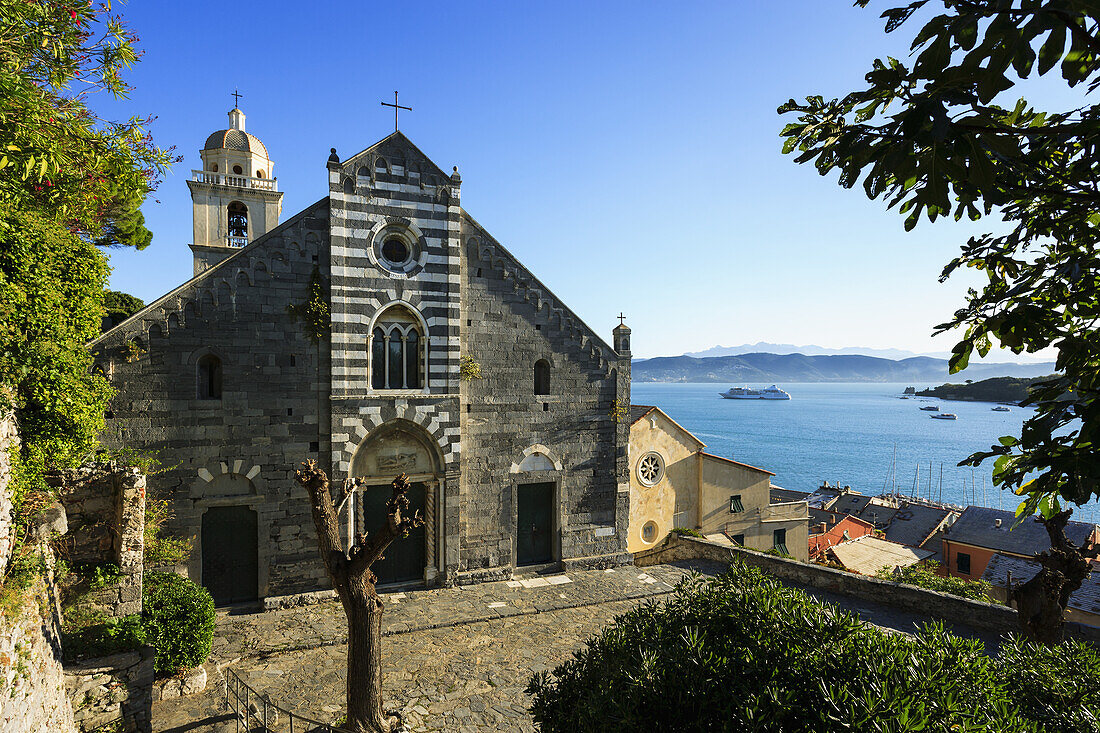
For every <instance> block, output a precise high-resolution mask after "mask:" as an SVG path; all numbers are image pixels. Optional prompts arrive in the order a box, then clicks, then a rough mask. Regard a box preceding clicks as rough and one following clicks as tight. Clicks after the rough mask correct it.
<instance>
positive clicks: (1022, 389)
mask: <svg viewBox="0 0 1100 733" xmlns="http://www.w3.org/2000/svg"><path fill="white" fill-rule="evenodd" d="M1041 379H1043V377H1038V378H1032V379H1025V378H1018V377H993V378H992V379H983V380H982V381H980V382H974V383H973V384H942V385H940V386H939V387H932V388H930V389H926V390H922V391H920V392H917V394H919V395H922V396H925V397H939V398H940V399H942V400H964V401H969V402H1011V403H1013V404H1019V403H1020V402H1021V401H1022V400H1023V399H1024V398H1025V397H1027V393H1028V389H1029V388H1030V387H1031V385H1032V384H1034V383H1035V382H1038V381H1040V380H1041Z"/></svg>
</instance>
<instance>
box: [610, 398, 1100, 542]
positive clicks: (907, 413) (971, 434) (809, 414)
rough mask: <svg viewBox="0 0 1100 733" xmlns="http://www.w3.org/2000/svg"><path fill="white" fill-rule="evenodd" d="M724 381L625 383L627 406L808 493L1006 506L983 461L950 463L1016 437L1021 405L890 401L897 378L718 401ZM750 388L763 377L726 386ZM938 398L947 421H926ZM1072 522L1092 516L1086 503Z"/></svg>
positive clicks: (1011, 504) (1096, 515)
mask: <svg viewBox="0 0 1100 733" xmlns="http://www.w3.org/2000/svg"><path fill="white" fill-rule="evenodd" d="M730 386H731V385H726V384H682V383H676V384H667V383H660V382H634V383H633V384H632V385H631V399H630V401H631V403H632V404H635V405H656V406H657V407H660V408H661V409H662V410H664V412H665V413H667V414H668V416H669V417H671V418H672V419H673V420H675V421H676V422H677V423H679V424H680V425H682V426H683V427H684V428H686V429H688V430H690V431H691V432H692V433H694V434H695V436H696V437H697V438H699V440H701V441H703V442H704V443H706V444H707V448H706V450H707V452H709V453H713V454H715V455H719V456H723V457H725V458H732V459H733V460H736V461H740V462H742V463H747V464H749V465H751V466H757V467H759V468H764V469H767V470H769V471H772V472H774V473H775V477H774V478H773V479H772V485H773V486H782V487H783V488H787V489H795V490H798V491H813V490H814V489H816V488H817V487H819V486H821V484H822V483H823V482H825V481H828V482H829V483H831V484H833V485H840V486H850V487H851V488H852V489H853V490H855V491H858V492H860V493H863V494H879V493H883V492H892V491H897V492H900V493H903V494H906V495H910V496H921V497H925V498H930V499H933V500H936V501H944V502H949V503H952V504H957V505H959V506H969V505H978V506H988V507H993V508H1000V509H1009V510H1015V508H1016V506H1017V505H1018V504H1019V498H1018V497H1016V496H1015V495H1013V494H1011V493H1010V492H1008V491H1004V490H1001V489H998V488H996V487H994V486H993V481H992V474H993V460H992V459H989V460H987V461H986V462H985V463H983V464H982V465H981V466H979V467H977V468H971V467H960V466H958V463H959V461H961V460H963V459H964V458H966V457H967V456H969V455H970V454H972V453H975V452H977V451H981V450H986V449H988V448H989V447H990V446H991V445H994V444H995V443H996V442H997V439H998V438H1000V437H1001V436H1004V435H1015V436H1018V435H1019V434H1020V426H1021V425H1022V424H1023V422H1024V420H1026V419H1027V418H1028V416H1029V415H1031V414H1033V410H1031V409H1030V408H1021V407H1016V406H1011V408H1010V411H1009V412H994V411H993V409H992V408H993V407H994V406H995V405H994V404H992V403H989V402H955V401H946V400H938V399H933V398H924V397H910V398H909V399H899V398H900V397H901V395H902V392H903V391H904V390H905V388H906V386H908V385H906V384H891V383H853V384H850V383H843V384H839V383H825V384H822V383H814V384H780V385H779V387H780V388H781V389H784V390H786V391H787V392H789V393H790V395H791V399H790V400H789V401H788V400H782V401H780V400H726V399H722V398H721V397H720V396H719V394H718V393H719V392H723V391H725V390H727V389H729V387H730ZM733 386H750V387H755V388H757V389H760V388H763V387H766V386H768V385H767V384H750V385H733ZM933 404H934V405H938V406H939V408H940V411H941V412H953V413H955V414H956V415H958V419H957V420H933V419H932V418H930V417H929V415H930V414H934V413H929V412H925V411H922V410H921V409H920V408H921V407H922V406H925V405H933ZM1073 518H1074V519H1076V520H1080V521H1091V522H1098V521H1100V510H1098V508H1097V506H1096V505H1094V504H1090V505H1088V506H1086V507H1084V508H1079V509H1076V510H1075V512H1074V517H1073Z"/></svg>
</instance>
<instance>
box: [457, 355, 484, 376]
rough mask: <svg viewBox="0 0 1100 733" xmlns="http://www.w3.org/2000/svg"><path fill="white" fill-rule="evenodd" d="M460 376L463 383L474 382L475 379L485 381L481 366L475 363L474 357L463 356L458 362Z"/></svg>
mask: <svg viewBox="0 0 1100 733" xmlns="http://www.w3.org/2000/svg"><path fill="white" fill-rule="evenodd" d="M458 376H459V378H460V379H462V381H463V382H472V381H474V380H475V379H483V377H482V375H481V364H480V363H478V362H476V361H474V357H472V356H466V355H463V356H461V357H459V360H458Z"/></svg>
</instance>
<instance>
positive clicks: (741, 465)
mask: <svg viewBox="0 0 1100 733" xmlns="http://www.w3.org/2000/svg"><path fill="white" fill-rule="evenodd" d="M662 414H664V413H662ZM688 435H691V433H688ZM691 437H693V438H694V437H695V436H694V435H692V436H691ZM696 440H698V438H696ZM699 455H701V456H702V457H703V458H707V459H711V460H715V461H722V462H723V463H732V464H733V465H735V466H737V467H738V468H747V469H748V470H750V471H756V472H758V473H766V474H768V475H769V476H774V475H775V474H774V473H772V472H771V471H769V470H768V469H766V468H758V467H756V466H750V465H749V464H747V463H742V462H741V461H735V460H733V459H732V458H723V457H722V456H716V455H714V454H713V453H707V452H705V451H699ZM795 501H801V500H799V499H795ZM769 503H771V502H769ZM777 503H778V502H777ZM783 503H787V502H783Z"/></svg>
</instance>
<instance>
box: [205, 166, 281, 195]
mask: <svg viewBox="0 0 1100 733" xmlns="http://www.w3.org/2000/svg"><path fill="white" fill-rule="evenodd" d="M191 180H192V181H196V182H197V183H211V184H214V185H216V186H235V187H237V188H258V189H260V190H261V191H278V190H279V189H278V188H277V184H276V179H274V178H253V177H252V176H235V175H232V174H229V173H215V172H214V171H197V170H194V169H192V170H191Z"/></svg>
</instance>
